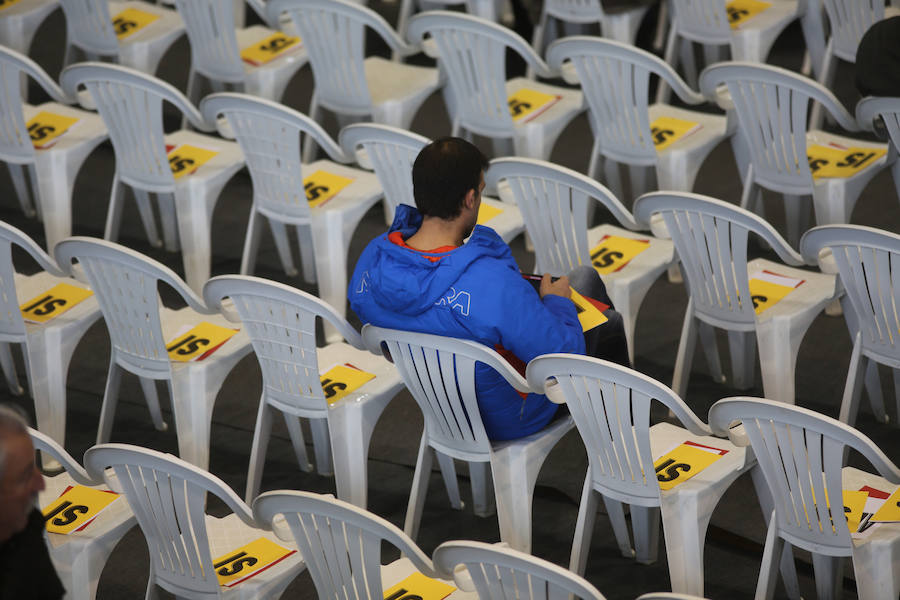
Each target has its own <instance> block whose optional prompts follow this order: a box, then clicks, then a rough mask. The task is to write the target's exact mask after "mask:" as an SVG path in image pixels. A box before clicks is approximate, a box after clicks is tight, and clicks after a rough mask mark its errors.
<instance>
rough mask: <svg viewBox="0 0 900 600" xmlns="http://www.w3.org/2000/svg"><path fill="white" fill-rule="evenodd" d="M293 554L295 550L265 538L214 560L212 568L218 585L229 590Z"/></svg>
mask: <svg viewBox="0 0 900 600" xmlns="http://www.w3.org/2000/svg"><path fill="white" fill-rule="evenodd" d="M294 552H296V550H291V549H290V548H285V547H284V546H281V545H279V544H276V543H275V542H273V541H271V540H269V539H267V538H259V539H257V540H253V541H252V542H250V543H249V544H245V545H244V546H241V547H240V548H235V549H234V550H232V551H231V552H228V553H227V554H223V555H222V556H219V557H217V558H214V559H213V568H214V569H215V570H216V577H217V578H218V580H219V585H222V586H225V587H229V588H230V587H234V586H236V585H237V584H239V583H241V582H242V581H246V580H248V579H250V578H251V577H253V576H254V575H256V574H257V573H259V572H260V571H262V570H264V569H266V568H267V567H271V566H272V565H274V564H276V563H278V562H281V561H282V560H284V559H285V558H287V557H288V556H290V555H291V554H293V553H294Z"/></svg>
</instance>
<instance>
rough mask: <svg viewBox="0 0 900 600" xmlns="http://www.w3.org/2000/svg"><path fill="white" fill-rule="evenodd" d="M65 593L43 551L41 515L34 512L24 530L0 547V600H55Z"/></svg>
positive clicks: (42, 521)
mask: <svg viewBox="0 0 900 600" xmlns="http://www.w3.org/2000/svg"><path fill="white" fill-rule="evenodd" d="M65 593H66V590H65V589H64V588H63V585H62V582H60V580H59V577H58V576H57V575H56V569H54V568H53V563H52V562H50V553H49V552H47V543H46V542H45V541H44V516H43V515H42V514H41V512H40V511H39V510H37V509H34V510H33V511H31V514H30V515H29V517H28V524H27V525H26V526H25V529H23V530H22V531H20V532H19V533H17V534H16V535H14V536H12V537H11V538H10V539H9V540H7V541H6V543H5V544H3V545H2V546H0V599H2V600H50V599H52V600H56V599H58V598H62V597H63V595H65Z"/></svg>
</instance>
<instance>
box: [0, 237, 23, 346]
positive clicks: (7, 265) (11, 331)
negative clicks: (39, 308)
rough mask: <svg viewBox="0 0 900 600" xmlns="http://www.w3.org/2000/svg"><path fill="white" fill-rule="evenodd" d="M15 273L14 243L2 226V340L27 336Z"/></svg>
mask: <svg viewBox="0 0 900 600" xmlns="http://www.w3.org/2000/svg"><path fill="white" fill-rule="evenodd" d="M15 275H16V273H15V268H14V266H13V262H12V243H11V242H10V240H8V239H6V238H5V236H4V235H3V229H2V228H0V341H20V340H23V339H24V337H25V321H24V320H23V319H22V311H21V310H19V300H18V298H17V296H16V280H15ZM26 300H27V298H26Z"/></svg>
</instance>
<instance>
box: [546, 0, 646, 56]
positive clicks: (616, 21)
mask: <svg viewBox="0 0 900 600" xmlns="http://www.w3.org/2000/svg"><path fill="white" fill-rule="evenodd" d="M651 6H652V4H650V3H644V4H643V5H638V6H627V7H626V6H623V7H620V8H619V9H618V10H615V11H613V12H607V11H605V10H603V1H602V0H547V1H546V2H544V6H543V8H542V9H541V18H540V20H539V21H538V24H537V25H536V26H535V28H534V35H533V36H532V38H531V47H532V48H534V50H535V52H537V53H538V54H543V52H544V48H545V47H546V46H547V44H548V43H549V42H552V41H553V40H554V39H555V38H556V35H554V33H555V32H554V29H555V28H556V27H558V26H559V25H560V24H565V25H568V24H577V25H588V24H592V23H599V24H600V31H601V32H602V35H603V37H606V38H609V39H612V40H616V41H619V42H622V43H624V44H631V45H634V42H635V39H636V38H637V33H638V29H639V28H640V26H641V21H643V20H644V15H646V14H647V11H648V10H650V7H651ZM548 29H549V31H548Z"/></svg>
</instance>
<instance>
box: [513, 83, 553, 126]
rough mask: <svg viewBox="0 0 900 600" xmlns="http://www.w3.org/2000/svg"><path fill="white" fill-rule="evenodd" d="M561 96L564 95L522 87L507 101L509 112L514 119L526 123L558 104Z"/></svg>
mask: <svg viewBox="0 0 900 600" xmlns="http://www.w3.org/2000/svg"><path fill="white" fill-rule="evenodd" d="M561 98H562V96H556V95H553V94H545V93H544V92H539V91H537V90H529V89H527V88H522V89H521V90H518V91H516V92H515V93H513V94H512V95H511V96H509V97H508V98H507V99H506V102H507V104H509V114H510V115H512V119H513V121H518V122H523V123H524V122H525V121H530V120H531V119H533V118H535V117H536V116H538V115H539V114H541V113H542V112H544V111H545V110H547V109H548V108H550V107H551V106H553V105H554V104H556V103H557V102H558V101H559V100H560V99H561Z"/></svg>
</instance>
